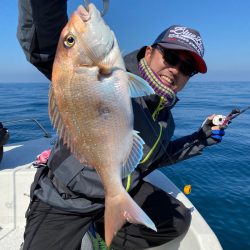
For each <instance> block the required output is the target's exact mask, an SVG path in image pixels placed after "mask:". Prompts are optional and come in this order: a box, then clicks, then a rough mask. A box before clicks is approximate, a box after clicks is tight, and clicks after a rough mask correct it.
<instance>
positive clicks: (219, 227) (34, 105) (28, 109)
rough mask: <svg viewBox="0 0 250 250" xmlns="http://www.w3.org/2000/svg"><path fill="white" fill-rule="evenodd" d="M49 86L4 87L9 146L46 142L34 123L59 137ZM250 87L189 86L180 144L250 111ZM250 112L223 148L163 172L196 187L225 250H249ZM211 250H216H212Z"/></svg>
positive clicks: (1, 96) (1, 100) (179, 120)
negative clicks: (220, 119) (206, 123)
mask: <svg viewBox="0 0 250 250" xmlns="http://www.w3.org/2000/svg"><path fill="white" fill-rule="evenodd" d="M48 89H49V85H48V84H46V83H44V84H40V83H39V84H38V83H36V84H32V83H25V84H23V83H13V84H12V83H0V107H1V108H0V121H2V122H3V123H4V125H5V126H6V127H8V128H9V131H10V142H11V143H13V142H19V141H24V140H30V139H37V138H40V137H41V136H43V132H42V131H41V130H40V129H39V127H38V126H37V125H36V124H35V123H33V122H31V121H30V120H25V121H19V120H23V119H31V118H32V119H37V120H38V122H39V123H41V124H42V125H43V126H44V127H45V129H46V130H48V131H49V132H50V133H54V131H53V129H52V127H51V124H50V121H49V118H48V112H47V109H48ZM249 97H250V82H206V83H205V82H195V83H194V82H190V83H189V84H188V85H187V86H186V88H185V89H184V90H183V92H181V93H180V94H179V98H180V101H179V102H178V103H177V104H176V106H175V108H174V109H173V115H174V118H175V123H176V131H175V138H178V137H181V136H184V135H187V134H191V133H193V132H194V131H196V130H197V129H198V128H199V126H200V125H201V123H202V122H203V120H204V119H205V118H206V117H207V116H209V115H211V114H214V113H216V114H223V115H227V114H229V113H230V112H231V110H232V109H234V108H240V109H242V108H245V107H247V106H249V105H250V98H249ZM249 122H250V110H249V111H246V112H245V113H243V114H242V115H239V116H238V117H237V118H236V119H235V120H233V122H232V123H231V124H230V125H229V127H228V128H227V129H226V134H225V136H224V138H223V140H222V142H221V143H220V144H218V145H216V146H213V147H210V148H206V149H205V150H204V152H203V154H202V155H200V156H197V157H194V158H192V159H189V160H186V161H184V162H181V163H178V164H175V165H173V166H171V167H168V168H162V171H163V173H164V174H166V175H167V176H168V177H169V178H170V179H171V180H172V181H173V182H174V183H175V184H176V185H177V186H178V187H179V188H180V189H181V190H183V187H184V186H185V185H187V184H190V185H192V192H191V194H189V195H188V198H189V199H190V200H191V202H192V203H193V204H194V205H195V206H196V208H197V209H198V210H199V212H200V213H201V214H202V216H203V217H204V218H205V220H206V221H207V222H208V224H209V225H210V227H211V228H212V229H213V231H214V232H215V233H216V235H217V237H218V239H219V241H220V242H221V245H222V247H223V249H225V250H248V249H250V241H249V237H250V126H249ZM211 250H212V249H211Z"/></svg>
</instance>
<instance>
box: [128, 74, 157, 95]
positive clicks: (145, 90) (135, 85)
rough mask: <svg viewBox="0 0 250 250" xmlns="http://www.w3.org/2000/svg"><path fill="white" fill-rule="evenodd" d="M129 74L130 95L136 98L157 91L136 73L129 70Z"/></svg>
mask: <svg viewBox="0 0 250 250" xmlns="http://www.w3.org/2000/svg"><path fill="white" fill-rule="evenodd" d="M127 74H128V80H129V90H130V97H132V98H136V97H140V96H145V95H151V94H154V93H155V92H154V90H153V89H152V88H151V87H150V85H149V83H148V82H147V81H145V80H144V79H142V78H141V77H139V76H137V75H135V74H132V73H129V72H127Z"/></svg>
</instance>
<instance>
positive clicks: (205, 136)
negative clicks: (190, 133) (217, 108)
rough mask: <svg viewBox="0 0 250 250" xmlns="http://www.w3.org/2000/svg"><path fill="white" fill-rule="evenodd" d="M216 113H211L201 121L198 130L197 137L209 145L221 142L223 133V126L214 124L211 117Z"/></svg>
mask: <svg viewBox="0 0 250 250" xmlns="http://www.w3.org/2000/svg"><path fill="white" fill-rule="evenodd" d="M215 116H216V115H215V114H214V115H211V116H209V117H207V119H206V120H205V121H204V122H203V123H202V125H201V128H200V129H199V131H198V135H199V139H200V140H201V141H202V142H203V143H204V145H206V146H211V145H214V144H217V143H219V142H221V140H222V137H223V136H224V135H225V131H224V128H223V129H222V128H221V127H220V126H214V124H213V118H214V117H215Z"/></svg>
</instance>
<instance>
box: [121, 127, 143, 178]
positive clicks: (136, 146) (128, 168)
mask: <svg viewBox="0 0 250 250" xmlns="http://www.w3.org/2000/svg"><path fill="white" fill-rule="evenodd" d="M138 133H139V132H138V131H136V130H133V145H132V148H131V151H130V154H129V155H128V158H127V159H126V160H125V163H124V165H123V167H122V178H125V177H127V176H128V175H129V174H130V173H132V172H133V171H134V170H135V168H136V167H137V165H138V164H139V163H140V160H141V158H142V156H143V144H145V143H144V141H143V140H142V138H141V137H140V136H139V135H138Z"/></svg>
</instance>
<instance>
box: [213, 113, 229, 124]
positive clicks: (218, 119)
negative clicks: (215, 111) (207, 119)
mask: <svg viewBox="0 0 250 250" xmlns="http://www.w3.org/2000/svg"><path fill="white" fill-rule="evenodd" d="M226 118H227V117H226V116H225V115H216V116H215V117H214V118H213V120H212V122H213V125H214V126H221V125H223V123H224V122H225V120H226Z"/></svg>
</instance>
